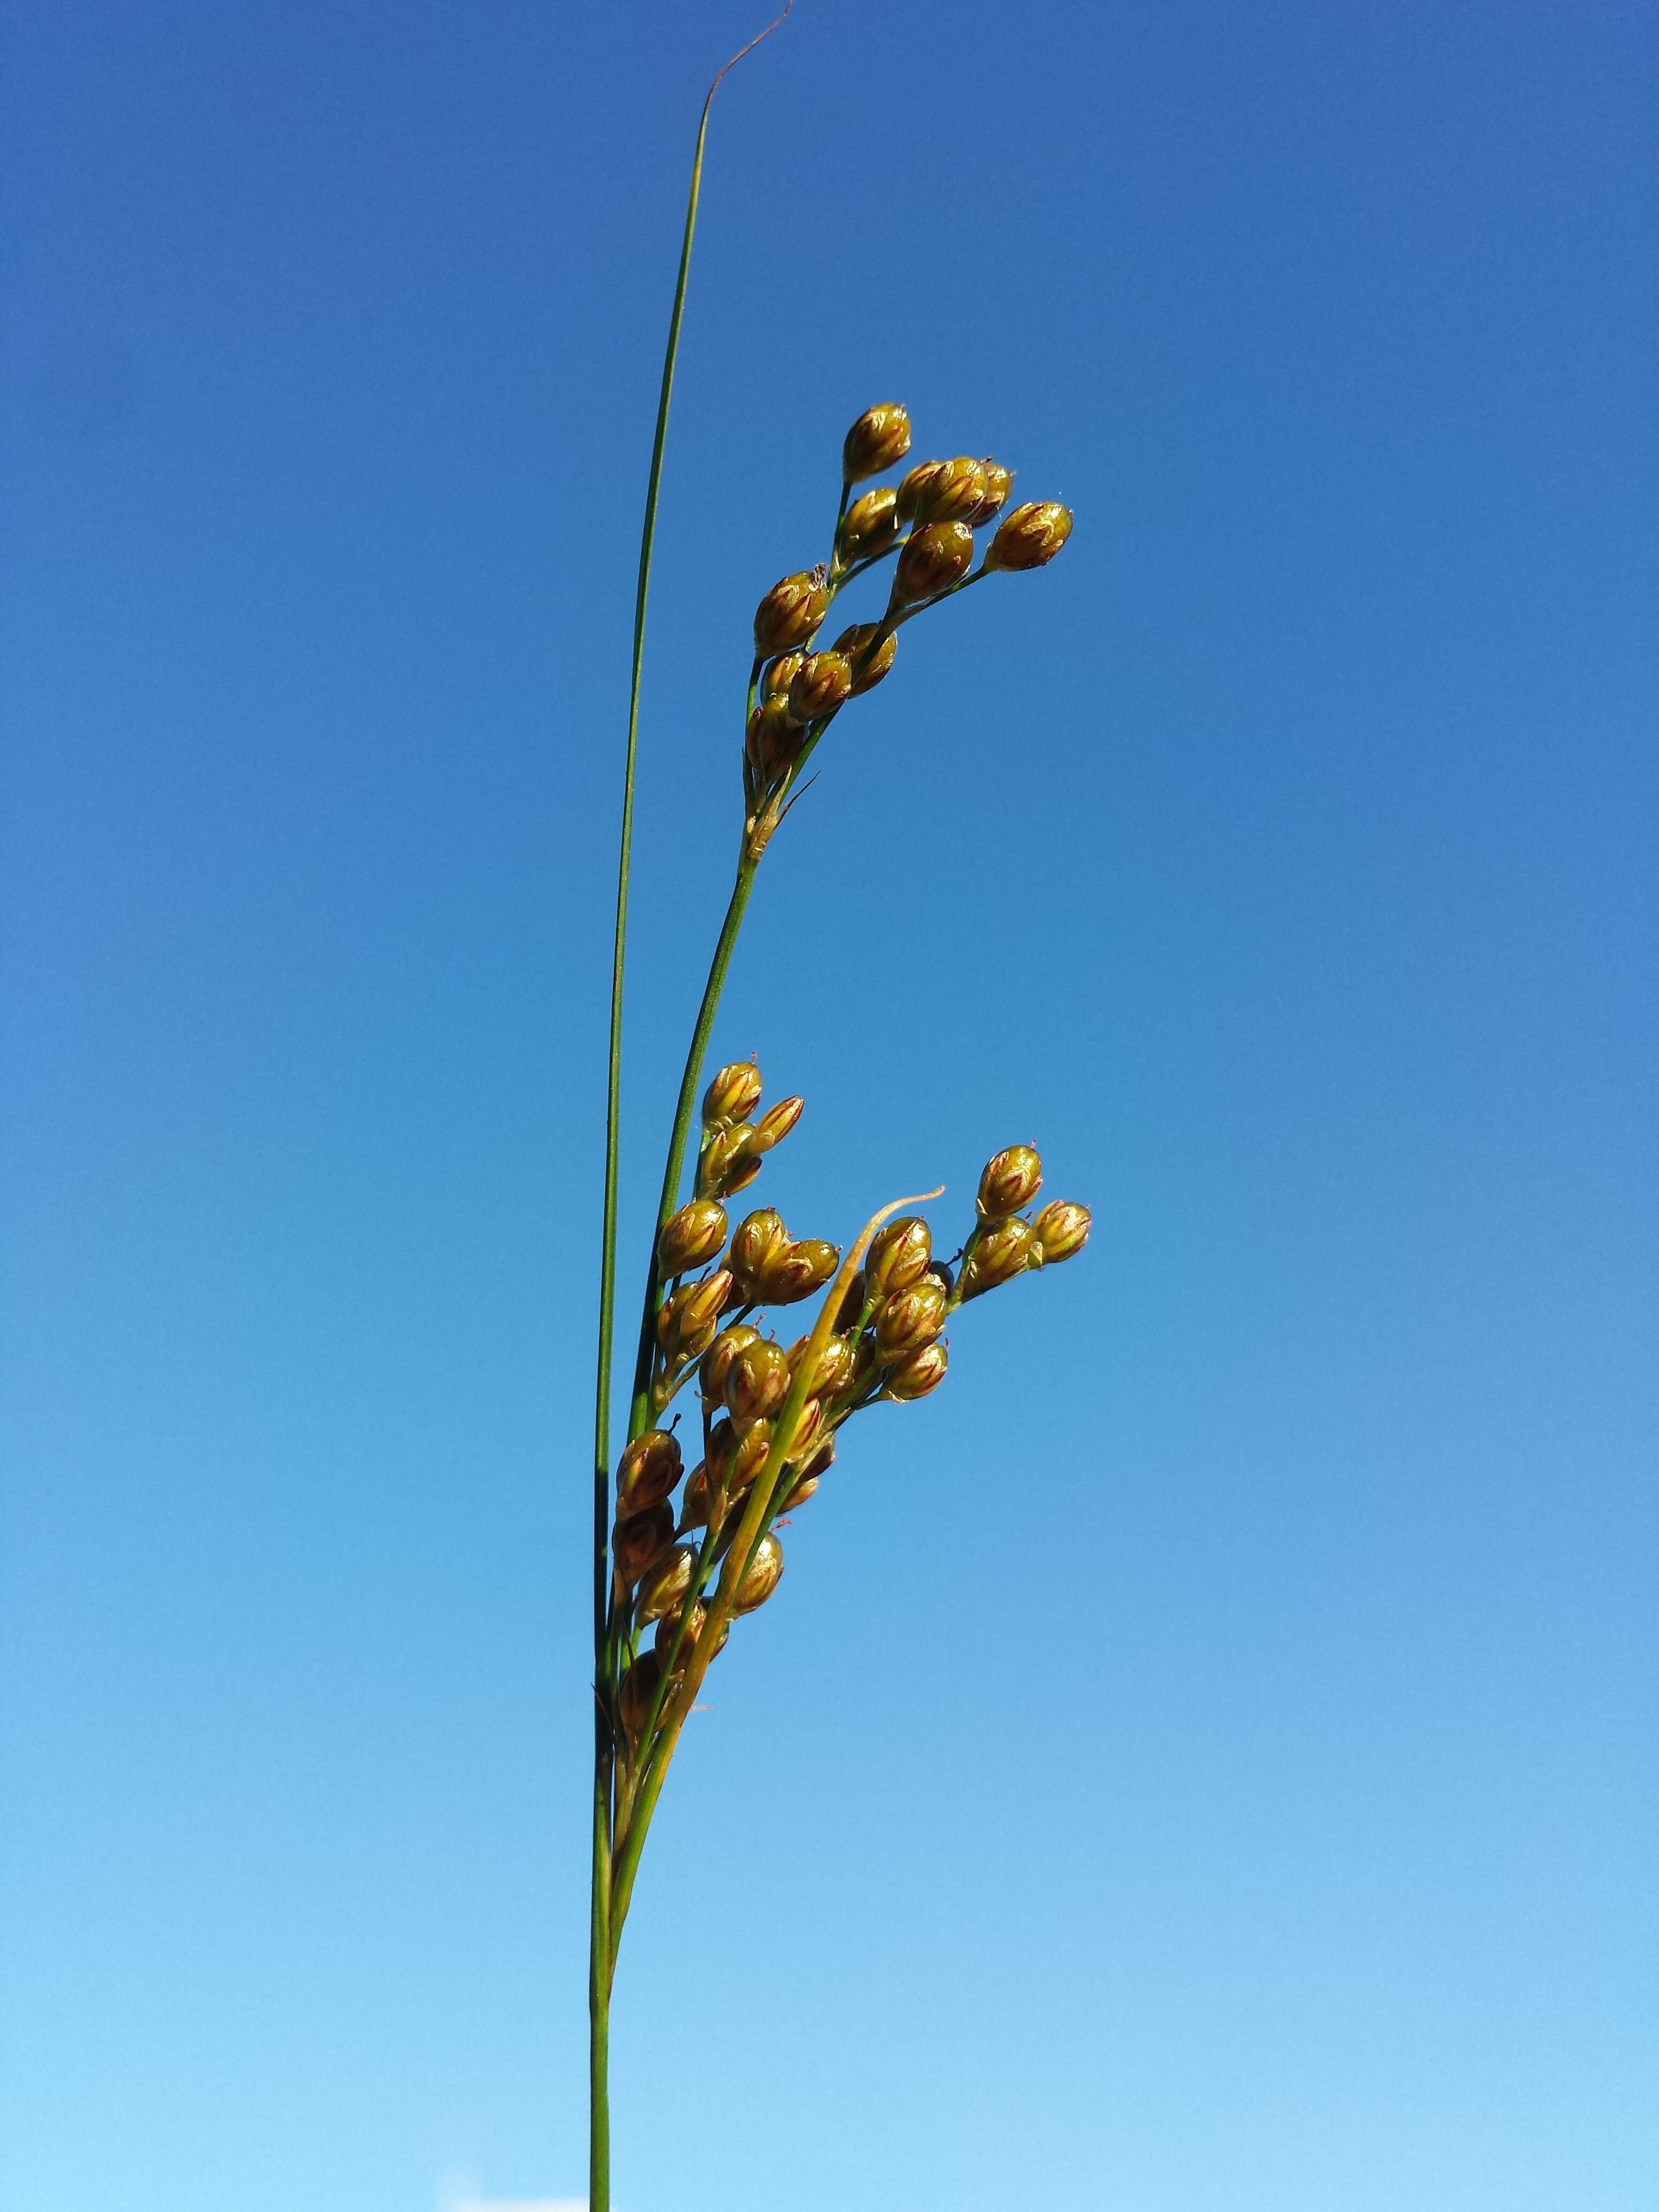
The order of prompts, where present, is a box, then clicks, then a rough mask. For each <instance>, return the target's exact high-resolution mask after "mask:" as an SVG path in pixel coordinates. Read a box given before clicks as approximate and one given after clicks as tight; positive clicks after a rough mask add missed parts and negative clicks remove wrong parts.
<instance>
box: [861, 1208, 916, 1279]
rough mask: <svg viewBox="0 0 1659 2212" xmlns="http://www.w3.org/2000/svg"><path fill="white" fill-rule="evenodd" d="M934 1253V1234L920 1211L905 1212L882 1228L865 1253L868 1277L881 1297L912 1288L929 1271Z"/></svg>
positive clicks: (865, 1266)
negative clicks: (928, 1266) (929, 1262)
mask: <svg viewBox="0 0 1659 2212" xmlns="http://www.w3.org/2000/svg"><path fill="white" fill-rule="evenodd" d="M932 1258H933V1231H931V1230H930V1229H929V1228H928V1226H927V1223H926V1222H925V1221H924V1220H923V1219H922V1218H921V1215H920V1214H919V1213H905V1214H901V1215H900V1217H899V1218H898V1219H897V1220H896V1221H890V1222H889V1223H888V1225H887V1226H886V1227H885V1228H884V1229H878V1231H876V1234H875V1236H874V1237H872V1239H871V1243H870V1249H869V1250H868V1251H867V1252H866V1254H865V1255H864V1276H865V1280H866V1282H867V1283H868V1285H870V1290H871V1292H872V1295H873V1296H875V1297H889V1296H890V1294H891V1293H892V1292H893V1291H905V1290H908V1288H909V1287H910V1285H911V1284H912V1283H915V1282H919V1281H920V1280H921V1278H922V1276H923V1275H925V1274H926V1273H927V1263H928V1261H930V1260H931V1259H932Z"/></svg>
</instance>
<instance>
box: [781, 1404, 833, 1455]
mask: <svg viewBox="0 0 1659 2212" xmlns="http://www.w3.org/2000/svg"><path fill="white" fill-rule="evenodd" d="M827 1433H828V1423H827V1421H826V1419H825V1417H824V1411H823V1399H822V1398H809V1399H808V1400H807V1401H806V1403H805V1405H804V1406H803V1407H801V1409H800V1419H799V1420H798V1421H797V1422H796V1424H795V1433H794V1437H793V1440H792V1441H791V1443H790V1446H789V1457H788V1459H787V1462H785V1464H786V1465H787V1466H789V1467H805V1464H806V1462H807V1461H808V1460H810V1459H811V1458H812V1457H813V1456H814V1455H815V1454H816V1453H817V1448H818V1446H819V1445H820V1444H821V1443H823V1439H824V1437H825V1435H826V1434H827Z"/></svg>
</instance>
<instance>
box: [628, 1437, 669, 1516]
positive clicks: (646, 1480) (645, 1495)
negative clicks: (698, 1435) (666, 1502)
mask: <svg viewBox="0 0 1659 2212" xmlns="http://www.w3.org/2000/svg"><path fill="white" fill-rule="evenodd" d="M680 1468H681V1461H680V1446H679V1439H678V1437H676V1436H675V1435H674V1434H673V1432H672V1431H671V1430H668V1429H647V1431H645V1433H644V1435H643V1436H639V1437H635V1439H634V1441H633V1443H631V1444H629V1445H628V1446H627V1447H626V1448H625V1449H624V1450H623V1455H622V1457H621V1458H620V1459H619V1460H618V1461H617V1512H618V1513H619V1514H622V1515H623V1516H626V1515H628V1514H629V1513H643V1512H644V1511H645V1510H646V1509H647V1506H652V1505H655V1504H659V1503H660V1501H661V1500H662V1499H663V1498H666V1497H667V1495H668V1493H669V1492H670V1491H671V1489H672V1488H673V1487H674V1485H675V1484H676V1483H677V1482H678V1480H679V1479H680Z"/></svg>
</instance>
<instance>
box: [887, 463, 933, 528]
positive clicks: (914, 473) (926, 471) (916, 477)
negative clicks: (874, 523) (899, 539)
mask: <svg viewBox="0 0 1659 2212" xmlns="http://www.w3.org/2000/svg"><path fill="white" fill-rule="evenodd" d="M944 466H945V463H944V462H943V461H918V462H917V463H916V465H915V468H913V469H912V470H911V471H910V473H909V474H908V476H907V477H905V479H904V481H903V482H902V483H901V484H900V486H899V488H898V491H897V494H896V497H895V500H894V512H895V513H896V514H897V516H898V519H899V520H900V521H901V522H914V521H915V520H916V519H917V517H918V515H919V514H920V513H921V502H922V501H923V500H924V499H925V498H926V497H927V490H928V487H929V486H930V485H931V484H932V483H933V479H934V478H935V477H937V476H938V475H939V471H940V470H941V469H942V468H943V467H944Z"/></svg>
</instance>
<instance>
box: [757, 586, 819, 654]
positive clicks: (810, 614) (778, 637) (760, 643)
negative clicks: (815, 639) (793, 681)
mask: <svg viewBox="0 0 1659 2212" xmlns="http://www.w3.org/2000/svg"><path fill="white" fill-rule="evenodd" d="M828 612H829V592H828V591H827V590H826V589H825V579H824V571H823V568H814V569H813V570H812V571H811V574H808V573H807V571H806V570H805V569H802V570H800V571H799V572H798V573H797V574H795V575H793V576H784V577H782V578H781V579H780V580H779V581H778V582H777V583H775V584H774V585H773V586H772V588H771V590H770V591H769V592H768V593H767V594H766V597H765V598H764V599H763V600H762V601H761V603H760V605H759V606H757V608H756V610H755V650H756V652H757V653H762V654H770V653H788V652H791V651H792V650H793V648H794V647H796V646H799V645H805V644H806V642H807V641H808V640H809V639H810V638H811V635H812V633H813V631H814V630H815V629H817V626H818V624H819V623H821V622H822V621H823V617H824V616H825V615H826V614H827V613H828Z"/></svg>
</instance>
